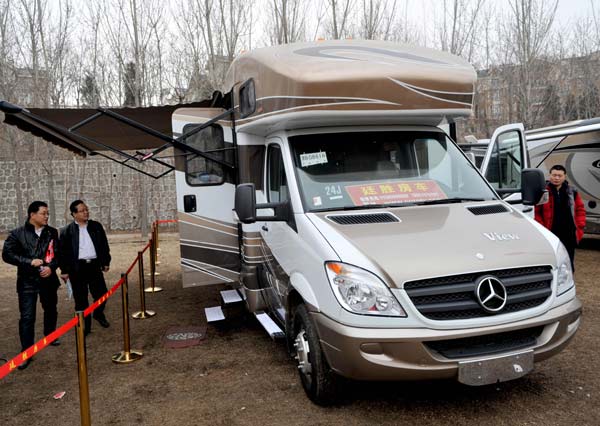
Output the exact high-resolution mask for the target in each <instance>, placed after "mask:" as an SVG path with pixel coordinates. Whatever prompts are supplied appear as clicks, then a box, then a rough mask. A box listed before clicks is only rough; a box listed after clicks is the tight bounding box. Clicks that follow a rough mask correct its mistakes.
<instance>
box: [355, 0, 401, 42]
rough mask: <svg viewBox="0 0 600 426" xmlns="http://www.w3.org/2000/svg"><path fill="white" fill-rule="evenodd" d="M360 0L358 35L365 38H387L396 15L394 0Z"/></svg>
mask: <svg viewBox="0 0 600 426" xmlns="http://www.w3.org/2000/svg"><path fill="white" fill-rule="evenodd" d="M388 3H389V2H387V1H385V0H362V8H361V18H360V36H361V37H362V38H364V39H367V40H375V39H380V40H388V39H389V38H390V35H391V30H392V26H393V22H394V20H395V15H396V3H397V2H396V0H393V1H392V3H391V6H389V5H388Z"/></svg>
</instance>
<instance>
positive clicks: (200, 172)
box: [183, 124, 234, 186]
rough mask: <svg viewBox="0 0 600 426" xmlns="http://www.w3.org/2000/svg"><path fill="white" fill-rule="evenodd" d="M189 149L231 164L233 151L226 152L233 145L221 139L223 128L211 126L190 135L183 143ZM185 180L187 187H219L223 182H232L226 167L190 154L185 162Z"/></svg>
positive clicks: (190, 126)
mask: <svg viewBox="0 0 600 426" xmlns="http://www.w3.org/2000/svg"><path fill="white" fill-rule="evenodd" d="M196 126H198V124H188V125H186V126H185V127H184V128H183V132H184V133H186V132H189V131H190V130H192V129H193V128H194V127H196ZM183 142H184V143H185V144H187V145H190V146H191V147H193V148H195V149H197V150H199V151H202V152H205V153H206V154H208V155H210V156H213V157H214V158H218V159H219V160H222V161H226V162H228V163H233V155H234V153H233V150H227V149H226V148H231V147H232V146H233V145H232V144H230V143H226V142H225V139H224V137H223V128H222V127H221V126H218V125H212V126H210V127H207V128H206V129H203V130H202V131H200V132H198V133H196V134H193V135H191V136H190V137H188V138H186V139H185V140H184V141H183ZM185 179H186V181H187V183H188V184H189V185H192V186H199V185H220V184H222V183H224V182H229V183H231V182H233V176H232V173H231V171H230V170H226V167H223V166H222V165H220V164H218V163H216V162H214V161H211V160H207V159H205V158H203V157H201V156H199V155H194V154H190V155H188V156H187V159H186V162H185Z"/></svg>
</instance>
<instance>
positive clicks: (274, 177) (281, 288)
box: [260, 143, 294, 321]
mask: <svg viewBox="0 0 600 426" xmlns="http://www.w3.org/2000/svg"><path fill="white" fill-rule="evenodd" d="M265 180H266V181H265V196H266V198H267V202H268V203H279V202H284V201H288V200H289V199H290V192H289V186H288V179H287V174H286V172H285V166H284V161H283V150H282V147H281V146H280V145H279V144H277V143H271V144H270V145H268V147H267V156H266V167H265ZM260 225H261V228H260V234H261V248H262V254H263V256H264V259H265V263H264V268H263V274H262V276H261V280H263V285H265V286H266V287H267V288H268V292H267V293H268V300H267V304H268V305H269V308H270V310H271V312H273V313H274V314H276V315H277V316H278V317H279V319H280V320H282V321H283V319H284V318H285V312H284V310H283V304H282V301H283V298H284V297H285V295H286V294H287V286H288V285H289V284H288V283H289V277H288V276H287V274H286V272H285V270H284V269H283V267H282V265H281V263H280V261H279V260H278V258H279V259H280V260H281V259H282V258H286V257H287V254H286V253H287V251H288V250H289V247H290V243H291V241H292V239H291V238H290V235H289V232H290V231H291V232H294V231H292V230H291V228H290V227H289V225H288V224H287V223H286V222H270V221H269V222H261V223H260Z"/></svg>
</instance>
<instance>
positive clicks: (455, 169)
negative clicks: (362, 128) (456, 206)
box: [290, 131, 496, 211]
mask: <svg viewBox="0 0 600 426" xmlns="http://www.w3.org/2000/svg"><path fill="white" fill-rule="evenodd" d="M290 146H291V149H292V155H293V158H294V165H295V167H296V173H297V176H298V183H299V186H300V191H301V194H302V196H303V201H304V206H305V209H306V210H307V211H323V210H339V209H361V208H368V207H373V206H405V205H411V204H435V203H448V202H460V201H478V200H481V201H483V200H491V199H496V196H495V194H494V193H493V192H492V190H491V189H490V188H489V186H488V185H486V184H485V182H484V180H483V179H482V178H481V176H480V175H479V174H478V173H477V171H476V170H475V168H474V166H473V165H472V164H471V163H470V162H469V161H468V160H467V159H466V158H465V157H464V156H463V155H462V154H461V153H460V151H459V149H458V148H457V147H456V145H454V144H453V143H452V142H451V141H450V140H449V139H448V138H447V137H446V135H445V134H444V133H442V132H436V131H395V132H353V133H322V134H315V135H301V136H293V137H290Z"/></svg>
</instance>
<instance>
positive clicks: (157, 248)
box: [156, 220, 160, 252]
mask: <svg viewBox="0 0 600 426" xmlns="http://www.w3.org/2000/svg"><path fill="white" fill-rule="evenodd" d="M159 225H160V222H159V221H158V220H157V221H156V251H157V252H159V251H160V238H159V237H158V233H159Z"/></svg>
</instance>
